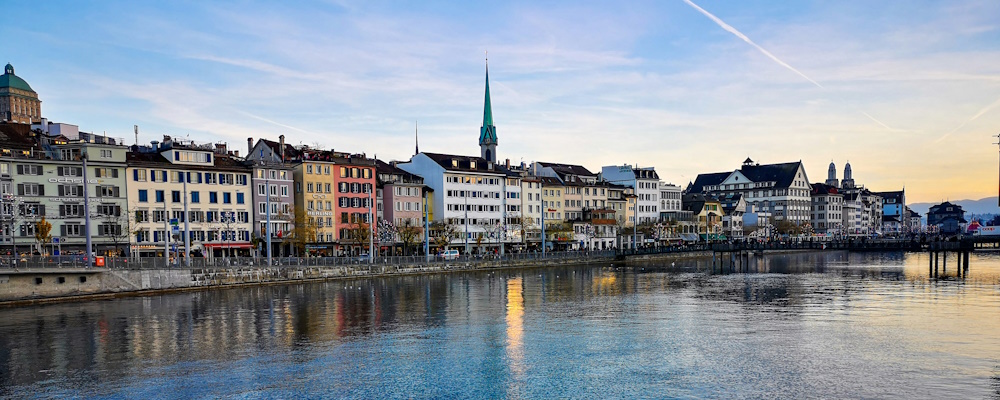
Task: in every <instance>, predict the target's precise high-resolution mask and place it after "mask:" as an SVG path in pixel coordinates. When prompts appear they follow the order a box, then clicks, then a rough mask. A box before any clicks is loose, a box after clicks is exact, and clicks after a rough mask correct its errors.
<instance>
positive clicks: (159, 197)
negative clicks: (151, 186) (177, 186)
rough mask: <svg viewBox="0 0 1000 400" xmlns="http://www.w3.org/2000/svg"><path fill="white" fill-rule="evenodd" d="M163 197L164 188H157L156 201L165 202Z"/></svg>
mask: <svg viewBox="0 0 1000 400" xmlns="http://www.w3.org/2000/svg"><path fill="white" fill-rule="evenodd" d="M163 197H164V196H163V191H162V190H157V191H156V202H157V203H162V202H163Z"/></svg>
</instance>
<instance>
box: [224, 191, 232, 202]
mask: <svg viewBox="0 0 1000 400" xmlns="http://www.w3.org/2000/svg"><path fill="white" fill-rule="evenodd" d="M222 202H223V203H225V204H232V203H233V194H232V193H229V192H223V193H222Z"/></svg>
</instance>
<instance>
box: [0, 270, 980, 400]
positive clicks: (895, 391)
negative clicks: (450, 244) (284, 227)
mask: <svg viewBox="0 0 1000 400" xmlns="http://www.w3.org/2000/svg"><path fill="white" fill-rule="evenodd" d="M927 257H928V256H927V255H926V254H903V253H888V254H864V255H862V254H850V255H849V254H847V253H823V254H797V255H782V256H773V257H768V258H767V259H766V260H761V261H755V262H754V263H753V264H752V265H751V268H750V269H751V270H752V271H754V272H752V273H746V274H737V273H718V272H719V271H714V272H715V273H713V271H711V266H710V264H709V263H707V262H704V261H700V262H694V261H684V262H681V261H677V262H674V263H669V262H668V263H665V264H664V263H660V264H656V263H650V264H647V265H640V266H636V267H634V268H622V267H621V266H607V265H605V266H580V267H553V268H541V269H531V270H518V271H495V272H492V273H490V272H485V273H461V274H450V275H434V276H411V277H397V278H386V279H368V280H357V281H337V282H327V283H315V284H301V285H287V286H268V287H256V288H237V289H228V290H214V291H203V292H191V293H181V294H170V295H162V296H151V297H137V298H123V299H114V300H107V301H94V302H87V303H68V304H58V305H47V306H37V307H27V308H20V309H4V310H0V396H3V397H7V398H33V397H74V398H77V397H110V398H154V397H176V398H303V397H313V398H315V397H333V398H339V397H352V398H387V397H388V398H412V397H418V398H426V397H450V398H567V397H568V398H706V397H710V398H759V397H764V398H907V399H912V398H1000V255H998V254H996V253H992V254H991V253H976V254H973V256H972V259H971V266H970V268H969V270H968V271H967V272H961V271H957V270H956V269H955V266H954V260H949V263H948V268H947V269H946V270H943V271H940V272H939V275H938V277H936V278H934V277H932V276H931V274H932V273H933V271H932V270H929V268H928V267H929V266H928V258H927Z"/></svg>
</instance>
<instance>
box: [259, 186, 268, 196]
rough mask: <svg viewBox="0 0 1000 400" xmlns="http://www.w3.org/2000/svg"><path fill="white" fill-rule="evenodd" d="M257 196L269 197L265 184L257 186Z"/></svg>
mask: <svg viewBox="0 0 1000 400" xmlns="http://www.w3.org/2000/svg"><path fill="white" fill-rule="evenodd" d="M257 194H258V195H260V196H265V195H267V187H265V186H264V184H263V183H258V184H257Z"/></svg>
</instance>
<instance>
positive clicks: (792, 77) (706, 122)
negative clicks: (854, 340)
mask: <svg viewBox="0 0 1000 400" xmlns="http://www.w3.org/2000/svg"><path fill="white" fill-rule="evenodd" d="M4 14H5V15H4V17H2V19H0V21H2V22H0V36H2V37H4V38H5V39H6V40H4V45H3V46H2V47H0V55H3V56H6V60H0V61H6V62H10V63H11V64H13V66H14V67H15V69H16V73H17V75H18V76H20V77H22V78H24V79H25V80H26V81H27V82H28V83H29V84H30V85H31V86H32V88H33V89H34V90H35V91H36V92H38V93H39V97H40V98H41V100H42V114H43V115H44V116H45V117H46V118H48V119H49V120H51V121H55V122H65V123H70V124H75V125H79V126H80V129H81V130H84V131H89V132H106V133H107V134H108V135H109V136H114V137H123V138H126V142H127V143H129V144H131V143H132V142H133V141H134V134H133V125H138V126H139V131H140V135H139V142H141V143H148V142H149V141H151V140H162V136H163V135H171V136H173V137H180V138H188V139H191V140H195V141H201V142H216V141H224V142H228V143H229V144H230V148H235V149H240V150H243V151H242V153H243V154H245V151H246V150H244V148H245V147H246V139H247V138H248V137H252V138H254V139H255V140H256V139H257V138H269V139H272V140H277V137H278V135H281V134H284V135H285V137H286V141H287V142H288V143H291V144H299V143H301V144H307V145H318V146H320V147H323V148H326V149H334V150H337V151H345V152H352V153H365V154H367V155H368V156H369V157H372V156H378V158H379V159H382V160H408V159H409V157H410V156H412V154H413V148H414V130H415V126H417V125H418V126H419V137H420V149H421V150H423V151H428V152H436V153H448V154H462V155H478V154H479V148H478V138H479V128H480V126H481V124H482V118H483V96H484V93H483V92H484V78H485V68H486V65H485V64H486V60H485V58H486V55H487V54H488V58H489V72H490V91H491V95H492V104H493V115H494V122H495V125H496V127H497V136H498V140H499V145H498V147H497V153H498V157H497V158H498V159H499V160H504V159H510V160H511V162H512V163H520V162H526V163H530V162H532V161H536V160H538V161H548V162H560V163H568V164H580V165H583V166H585V167H587V168H589V169H590V170H591V171H595V172H596V171H599V170H600V168H601V166H604V165H621V164H633V165H639V166H641V167H647V166H652V167H655V168H656V170H657V172H658V173H659V175H660V177H661V179H663V180H664V181H666V182H671V183H675V184H680V185H682V186H683V185H686V184H687V183H688V182H689V181H692V180H694V178H695V177H696V176H697V175H698V174H699V173H708V172H722V171H732V170H735V169H737V168H739V166H740V164H741V163H742V161H743V160H744V159H746V158H747V157H749V158H751V159H753V160H754V161H757V162H760V163H762V164H768V163H781V162H793V161H798V160H802V161H803V162H804V163H805V167H806V172H807V174H808V175H809V180H810V181H811V182H822V181H824V180H825V179H826V175H827V167H828V165H829V163H830V162H831V161H833V162H835V163H836V165H837V173H838V178H842V174H843V166H844V163H846V162H850V163H851V165H852V169H853V173H854V179H855V180H856V181H857V183H858V184H864V185H865V186H866V187H868V188H870V189H872V190H876V191H890V190H899V189H901V188H904V187H905V188H906V194H907V202H908V203H909V202H937V201H943V200H960V199H967V198H971V199H978V198H983V197H987V196H994V195H996V194H997V192H998V172H997V171H998V162H1000V161H998V147H997V145H996V144H995V143H996V142H997V139H996V138H995V137H994V136H996V135H997V134H998V133H1000V30H998V24H1000V2H997V1H995V0H993V1H990V0H987V1H939V2H924V1H885V2H872V1H839V0H838V1H826V2H823V1H820V2H814V1H774V0H767V1H717V0H715V1H709V0H690V1H687V0H663V1H628V2H610V1H602V2H589V1H573V2H552V1H529V2H518V1H510V2H438V1H426V2H377V1H357V2H355V1H320V2H305V1H295V2H273V1H272V2H253V1H232V2H205V1H190V2H188V1H171V2H125V1H103V2H101V1H98V2H73V1H45V2H38V1H18V0H14V1H8V2H5V12H4Z"/></svg>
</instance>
